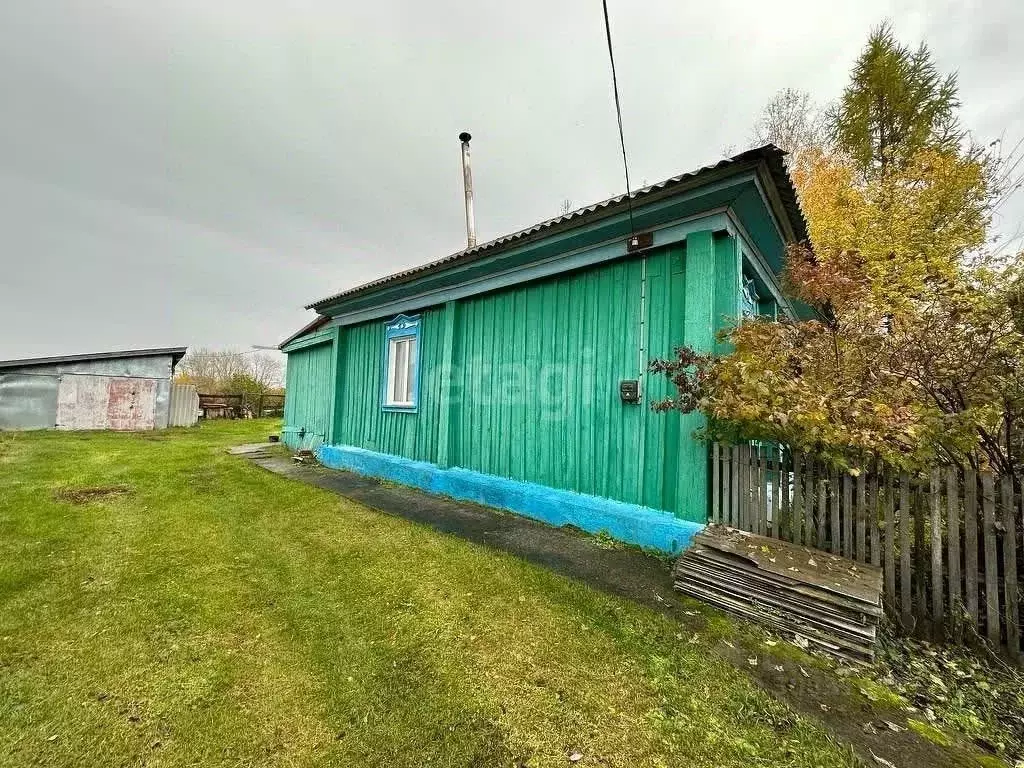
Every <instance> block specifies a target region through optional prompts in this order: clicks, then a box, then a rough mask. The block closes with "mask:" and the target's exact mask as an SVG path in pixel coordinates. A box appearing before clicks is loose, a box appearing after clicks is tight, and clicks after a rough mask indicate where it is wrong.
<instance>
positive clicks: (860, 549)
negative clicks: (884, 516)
mask: <svg viewBox="0 0 1024 768" xmlns="http://www.w3.org/2000/svg"><path fill="white" fill-rule="evenodd" d="M866 496H867V483H866V478H865V477H864V470H863V469H861V472H860V474H859V475H857V504H856V508H857V549H856V554H857V559H858V560H859V561H860V562H862V563H866V562H867V561H868V558H867V552H865V550H866V549H867V547H866V546H865V539H864V533H865V525H864V518H865V516H866V515H867V508H868V503H867V498H866Z"/></svg>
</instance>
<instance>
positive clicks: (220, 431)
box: [0, 421, 854, 768]
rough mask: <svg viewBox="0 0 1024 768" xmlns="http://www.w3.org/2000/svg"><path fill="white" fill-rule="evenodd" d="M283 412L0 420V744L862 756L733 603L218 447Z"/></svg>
mask: <svg viewBox="0 0 1024 768" xmlns="http://www.w3.org/2000/svg"><path fill="white" fill-rule="evenodd" d="M276 426H277V425H276V424H275V423H273V422H268V421H249V422H227V421H225V422H213V423H210V424H206V425H204V426H202V427H200V428H193V429H187V430H185V429H182V430H168V431H166V432H163V433H160V437H162V438H165V439H160V440H154V439H152V437H153V436H152V435H133V434H109V433H57V432H42V433H32V434H2V433H0V457H2V461H3V463H2V465H0V764H3V765H28V764H38V765H53V766H58V765H69V766H70V765H82V764H91V765H126V764H132V765H138V764H143V763H145V764H160V765H164V766H178V765H182V766H184V765H199V764H201V765H233V766H234V765H267V766H286V765H287V766H292V765H312V764H323V765H344V766H352V767H359V766H367V768H369V767H370V766H384V765H386V766H391V767H397V768H401V767H402V766H409V768H412V767H413V766H415V768H420V766H431V765H433V766H449V767H452V768H456V767H459V766H466V767H467V768H469V767H471V766H480V767H481V768H483V767H485V766H486V767H488V768H489V767H490V766H530V767H531V768H538V767H540V766H565V765H568V764H570V763H569V757H570V756H571V755H574V754H575V753H579V754H580V755H582V759H580V760H579V761H578V762H577V763H576V764H577V765H583V766H605V767H609V766H611V767H614V766H623V767H626V766H641V765H644V766H674V765H686V766H694V767H695V768H699V767H700V766H708V767H710V766H716V767H717V766H743V767H744V768H747V767H748V766H758V765H762V766H789V767H791V768H802V767H803V766H808V767H810V766H824V767H826V768H829V767H831V766H848V765H852V764H854V760H853V758H852V756H851V754H850V752H849V750H848V749H847V748H844V747H842V746H840V745H838V744H836V743H835V742H834V740H833V739H832V738H831V737H830V736H829V734H828V733H826V732H825V731H824V730H823V729H822V728H821V727H820V726H819V725H818V724H816V723H815V722H812V721H809V720H807V719H805V718H803V717H801V716H798V715H796V714H794V713H793V712H792V711H791V710H789V709H788V708H787V707H785V706H784V705H782V704H780V703H779V702H778V701H777V700H775V699H773V698H771V697H770V696H769V695H768V694H766V693H765V692H764V691H763V690H762V689H761V688H759V687H758V686H757V685H756V684H754V683H753V682H752V681H751V679H750V678H749V677H747V676H746V675H745V674H744V673H742V672H740V671H737V670H736V669H735V668H734V667H733V666H731V665H730V664H729V663H728V662H726V661H725V660H723V659H722V658H720V657H719V656H717V655H716V654H714V653H709V652H708V650H707V644H708V643H709V642H710V641H711V639H712V638H711V635H713V634H715V632H717V631H720V628H715V627H712V629H710V630H708V635H707V636H704V635H702V636H701V638H700V642H697V643H690V642H681V641H680V640H679V638H678V633H679V625H678V624H677V623H675V622H673V621H671V620H669V619H667V618H664V617H662V616H660V615H658V614H657V613H655V612H653V611H650V610H646V609H644V608H642V607H639V606H637V605H635V604H633V603H630V602H628V601H625V600H622V599H618V598H615V597H612V596H609V595H606V594H602V593H598V592H596V591H594V590H592V589H590V588H588V587H586V586H584V585H581V584H579V583H576V582H573V581H570V580H568V579H565V578H562V577H560V576H557V575H555V574H553V573H551V572H549V571H547V570H545V569H543V568H540V567H537V566H533V565H530V564H528V563H525V562H523V561H521V560H519V559H516V558H514V557H512V556H508V555H503V554H500V553H495V552H493V551H490V550H488V549H486V548H483V547H480V546H476V545H474V544H471V543H468V542H465V541H462V540H460V539H457V538H454V537H450V536H445V535H441V534H438V533H436V532H434V531H432V530H430V529H428V528H426V527H424V526H419V525H415V524H412V523H409V522H406V521H403V520H399V519H396V518H392V517H389V516H387V515H383V514H379V513H376V512H374V511H372V510H369V509H367V508H365V507H362V506H360V505H358V504H354V503H350V502H348V501H346V500H344V499H341V498H339V497H338V496H335V495H334V494H331V493H329V492H326V491H322V490H319V489H316V488H313V487H310V486H306V485H303V484H300V483H296V482H290V481H288V480H286V479H283V478H281V477H279V476H276V475H273V474H271V473H269V472H265V471H263V470H261V469H259V468H258V467H256V466H253V465H252V464H250V463H249V462H247V461H245V460H243V459H240V458H237V457H232V456H228V455H226V453H225V452H224V448H225V447H226V446H228V445H233V444H238V443H243V442H256V441H259V440H260V439H262V438H263V437H264V436H265V435H266V434H268V433H270V432H273V431H275V429H276ZM122 487H123V488H130V489H131V492H130V493H120V492H117V493H105V494H98V495H94V497H93V498H102V503H98V504H95V505H93V506H92V508H91V509H94V510H95V513H91V514H88V515H83V514H81V513H80V511H79V510H76V509H74V508H73V507H71V506H69V504H68V502H67V501H62V500H60V499H59V498H58V497H57V495H56V494H60V493H61V491H62V489H77V490H78V491H85V490H89V489H91V490H93V491H95V490H96V489H112V488H122ZM83 498H85V497H83Z"/></svg>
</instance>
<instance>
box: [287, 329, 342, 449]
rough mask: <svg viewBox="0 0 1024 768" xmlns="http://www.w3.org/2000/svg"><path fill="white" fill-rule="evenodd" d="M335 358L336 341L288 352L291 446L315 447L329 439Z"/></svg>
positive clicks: (288, 437) (288, 434) (288, 440)
mask: <svg viewBox="0 0 1024 768" xmlns="http://www.w3.org/2000/svg"><path fill="white" fill-rule="evenodd" d="M333 357H334V344H332V343H329V342H328V343H324V344H317V345H316V346H312V347H304V348H303V349H298V350H296V351H294V352H291V353H289V355H288V368H287V373H286V374H285V378H286V382H285V401H284V430H283V434H284V441H285V443H287V444H288V446H289V447H291V448H315V447H317V446H318V445H319V444H320V443H322V442H325V441H326V440H327V439H328V435H329V425H330V420H331V395H332V391H333V387H334V381H333V368H332V362H333ZM303 429H305V432H304V433H302V434H300V431H301V430H303Z"/></svg>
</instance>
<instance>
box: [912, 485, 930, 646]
mask: <svg viewBox="0 0 1024 768" xmlns="http://www.w3.org/2000/svg"><path fill="white" fill-rule="evenodd" d="M910 503H911V505H912V509H913V515H914V615H915V616H916V617H917V619H918V628H919V629H923V628H924V626H925V622H926V621H927V620H928V585H927V581H928V573H927V567H928V565H927V559H926V554H925V544H924V524H925V518H926V517H927V516H928V507H927V504H926V499H925V498H924V493H923V490H922V488H921V485H920V484H918V483H915V484H914V486H913V488H912V492H911V494H910Z"/></svg>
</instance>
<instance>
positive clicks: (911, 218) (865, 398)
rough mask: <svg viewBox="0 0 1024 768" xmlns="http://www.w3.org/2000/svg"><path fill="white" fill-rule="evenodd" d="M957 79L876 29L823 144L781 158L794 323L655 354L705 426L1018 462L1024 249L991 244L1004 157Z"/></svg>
mask: <svg viewBox="0 0 1024 768" xmlns="http://www.w3.org/2000/svg"><path fill="white" fill-rule="evenodd" d="M958 106H959V101H958V95H957V89H956V79H955V77H953V76H946V77H943V76H941V75H940V74H939V73H938V72H937V70H936V68H935V66H934V64H933V62H932V60H931V56H930V54H929V52H928V49H927V48H926V47H925V46H923V45H922V46H921V47H920V48H918V49H917V50H916V51H915V50H911V49H909V48H907V47H906V46H902V45H901V44H900V43H899V42H898V41H896V40H895V38H894V37H893V35H892V32H891V30H890V29H889V28H888V27H886V26H883V27H881V28H879V29H877V30H875V31H874V32H873V33H872V35H871V37H870V38H869V41H868V44H867V45H866V47H865V49H864V51H863V53H862V54H861V57H860V58H859V59H858V61H857V63H856V65H855V67H854V70H853V73H852V77H851V82H850V85H849V86H848V87H847V88H846V90H845V91H844V93H843V96H842V98H841V99H840V101H839V102H838V104H837V106H836V107H835V108H834V109H833V110H832V111H831V112H830V113H829V115H828V119H827V127H828V134H829V137H830V139H829V140H827V141H824V142H822V145H821V146H818V147H802V148H801V152H800V153H799V154H798V155H797V157H796V159H795V162H794V163H793V164H792V166H791V173H792V174H793V178H794V182H795V184H796V186H797V189H798V192H799V194H800V200H801V204H802V206H803V209H804V212H805V214H806V217H807V219H808V224H809V231H810V238H811V242H810V243H803V244H799V245H797V246H794V247H792V248H790V250H789V253H788V255H787V265H786V269H785V273H784V275H783V287H784V290H785V291H786V292H787V293H788V295H789V296H790V297H791V298H793V299H795V300H797V302H798V306H800V307H802V308H803V310H804V311H803V313H802V314H803V317H802V318H800V319H781V320H778V321H776V320H771V319H752V320H748V321H745V322H743V323H742V324H741V325H740V326H739V327H737V328H735V329H733V330H731V331H730V332H729V333H728V334H727V336H728V341H729V342H730V344H731V346H732V350H733V351H732V352H731V353H730V354H728V355H725V356H723V357H720V358H712V357H703V356H700V355H695V354H694V353H692V351H690V350H687V349H681V350H679V351H678V354H677V356H676V358H674V359H671V360H660V361H655V362H654V363H652V369H653V370H656V371H660V372H662V373H664V374H666V375H667V376H669V378H670V379H671V381H672V382H673V384H674V385H675V387H676V389H677V391H678V396H676V397H673V398H669V399H668V400H665V401H662V402H660V403H656V404H655V407H656V408H659V409H668V408H673V409H679V410H694V409H700V410H702V411H704V412H705V413H706V414H707V415H708V416H709V426H708V432H709V434H710V435H711V436H713V437H723V438H729V439H765V440H773V441H778V442H781V443H784V444H788V445H790V446H792V447H795V448H800V449H803V450H811V451H814V452H816V453H818V454H820V455H822V456H824V457H826V458H828V459H831V460H832V461H833V462H835V463H836V464H839V465H851V464H854V463H856V462H857V461H859V460H860V459H861V458H862V457H863V456H864V455H865V454H873V455H877V456H881V457H882V458H884V459H885V460H887V461H889V462H891V463H894V464H897V465H900V466H904V467H917V466H923V465H926V464H928V463H930V462H933V461H935V460H936V459H940V460H942V461H946V462H952V463H957V464H961V465H967V464H970V465H973V466H975V467H981V466H990V467H993V468H995V469H997V470H1000V471H1011V470H1013V469H1014V467H1015V466H1016V464H1017V463H1018V461H1019V456H1018V450H1019V449H1018V447H1017V446H1018V444H1019V443H1020V442H1021V439H1020V437H1019V436H1018V434H1017V432H1018V429H1019V426H1020V425H1019V423H1018V422H1019V421H1020V420H1022V419H1024V386H1022V382H1024V335H1022V330H1024V324H1022V323H1021V317H1022V314H1024V313H1022V311H1021V302H1020V301H1018V299H1017V297H1018V296H1019V295H1020V286H1021V284H1022V283H1021V278H1020V274H1021V263H1020V262H1021V259H1020V257H1019V256H1017V257H1014V258H1011V259H1006V260H1003V261H998V260H996V259H994V258H992V257H991V256H989V255H988V254H987V252H986V248H985V246H986V243H987V239H988V232H989V226H990V223H991V218H992V212H993V208H994V205H995V204H996V201H998V200H999V199H1001V198H1002V197H1003V195H1004V193H1005V192H1006V173H1005V170H1006V168H1005V165H1003V166H1001V165H1000V161H999V159H998V158H997V157H996V156H995V155H994V154H993V152H992V151H991V149H989V148H984V149H979V148H976V147H972V146H969V145H968V144H967V142H966V139H965V136H964V134H963V132H962V131H961V130H960V128H959V125H958V123H957V120H956V109H957V107H958Z"/></svg>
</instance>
